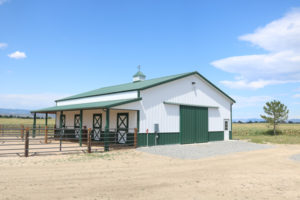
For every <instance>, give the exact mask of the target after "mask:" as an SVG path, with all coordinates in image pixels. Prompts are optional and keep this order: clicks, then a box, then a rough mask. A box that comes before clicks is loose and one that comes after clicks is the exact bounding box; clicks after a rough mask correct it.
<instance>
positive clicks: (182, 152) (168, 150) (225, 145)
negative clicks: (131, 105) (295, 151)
mask: <svg viewBox="0 0 300 200" xmlns="http://www.w3.org/2000/svg"><path fill="white" fill-rule="evenodd" d="M267 148H272V146H271V145H267V144H255V143H250V142H245V141H237V140H231V141H220V142H209V143H201V144H188V145H187V144H186V145H177V144H176V145H161V146H153V147H140V148H138V149H137V150H138V151H142V152H147V153H151V154H156V155H162V156H168V157H172V158H179V159H192V160H195V159H201V158H206V157H213V156H218V155H227V154H231V153H236V152H246V151H255V150H260V149H267ZM299 159H300V156H299Z"/></svg>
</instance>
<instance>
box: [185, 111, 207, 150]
mask: <svg viewBox="0 0 300 200" xmlns="http://www.w3.org/2000/svg"><path fill="white" fill-rule="evenodd" d="M180 134H181V143H182V144H191V143H200V142H208V108H204V107H203V108H202V107H193V106H180Z"/></svg>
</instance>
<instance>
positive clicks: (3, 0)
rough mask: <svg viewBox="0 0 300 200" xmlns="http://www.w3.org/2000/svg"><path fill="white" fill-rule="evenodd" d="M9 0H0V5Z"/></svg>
mask: <svg viewBox="0 0 300 200" xmlns="http://www.w3.org/2000/svg"><path fill="white" fill-rule="evenodd" d="M8 1H9V0H0V6H1V5H2V4H4V3H6V2H8Z"/></svg>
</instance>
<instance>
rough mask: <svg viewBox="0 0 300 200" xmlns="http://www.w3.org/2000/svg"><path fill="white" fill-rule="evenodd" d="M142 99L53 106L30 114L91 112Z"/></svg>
mask: <svg viewBox="0 0 300 200" xmlns="http://www.w3.org/2000/svg"><path fill="white" fill-rule="evenodd" d="M140 100H142V98H136V99H122V100H113V101H101V102H95V103H83V104H74V105H67V106H54V107H50V108H44V109H41V110H36V111H32V112H39V113H43V112H53V111H62V110H65V111H66V110H91V109H97V108H111V107H115V106H119V105H123V104H127V103H132V102H135V101H140Z"/></svg>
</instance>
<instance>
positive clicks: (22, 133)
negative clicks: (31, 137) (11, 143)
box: [21, 125, 24, 141]
mask: <svg viewBox="0 0 300 200" xmlns="http://www.w3.org/2000/svg"><path fill="white" fill-rule="evenodd" d="M21 138H22V141H23V140H24V125H21Z"/></svg>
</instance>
